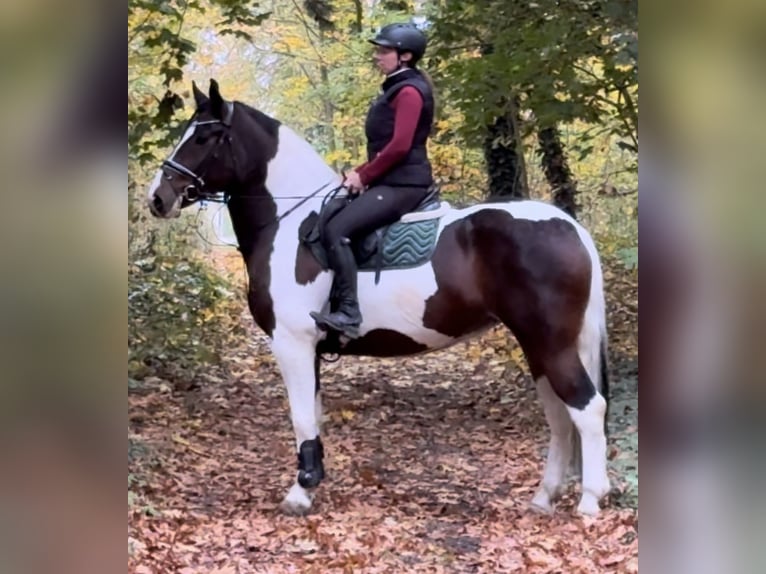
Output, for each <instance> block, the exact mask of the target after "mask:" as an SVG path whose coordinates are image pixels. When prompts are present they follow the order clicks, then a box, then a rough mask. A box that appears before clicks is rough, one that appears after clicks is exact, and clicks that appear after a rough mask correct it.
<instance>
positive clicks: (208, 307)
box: [128, 254, 241, 378]
mask: <svg viewBox="0 0 766 574" xmlns="http://www.w3.org/2000/svg"><path fill="white" fill-rule="evenodd" d="M240 310H241V302H240V301H239V295H238V294H235V293H233V292H232V291H231V290H230V286H229V285H228V283H227V282H226V281H225V280H223V279H222V278H221V276H220V275H219V274H218V273H217V272H215V271H213V270H211V268H210V266H209V265H208V264H206V263H205V262H204V261H202V260H198V259H195V258H194V257H193V256H190V255H173V254H167V255H155V256H153V257H146V258H144V259H140V260H137V261H134V262H133V263H132V264H131V266H130V268H129V273H128V313H129V323H128V325H129V327H128V342H129V355H128V373H129V374H130V375H131V376H134V377H138V378H141V377H143V376H146V375H148V374H150V373H152V372H158V373H159V374H162V375H163V376H166V377H167V376H170V375H177V374H179V373H182V372H186V373H189V372H191V373H194V372H195V371H196V369H199V368H200V367H202V366H204V365H206V364H211V363H212V364H216V363H218V362H219V360H220V354H221V352H222V351H223V350H224V349H225V348H226V347H227V345H228V344H229V343H230V342H231V340H232V337H234V338H235V340H236V336H237V335H238V334H241V331H240V329H241V327H240V320H239V312H240Z"/></svg>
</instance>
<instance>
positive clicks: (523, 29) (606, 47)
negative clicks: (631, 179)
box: [431, 0, 638, 152]
mask: <svg viewBox="0 0 766 574" xmlns="http://www.w3.org/2000/svg"><path fill="white" fill-rule="evenodd" d="M636 10H637V4H636V2H635V1H633V0H629V1H627V2H626V1H622V0H590V1H588V2H571V1H567V2H560V1H558V0H539V1H537V2H532V3H527V2H524V3H522V2H517V1H513V2H508V1H507V0H478V1H474V0H458V1H454V0H450V1H447V0H439V1H437V2H435V3H434V4H433V8H432V12H433V16H432V20H433V23H434V26H433V31H432V38H433V39H434V40H435V43H434V49H433V50H431V54H432V65H434V67H435V68H436V69H437V70H438V72H439V76H440V77H441V78H442V79H443V82H444V85H445V86H446V88H447V89H448V91H449V93H450V97H451V99H452V101H453V103H454V104H455V105H457V106H458V107H459V108H460V110H461V111H462V112H463V114H464V115H465V119H466V124H465V126H464V128H463V129H464V130H465V133H466V134H467V135H469V136H473V141H474V143H477V144H478V143H480V142H481V138H482V137H483V135H484V133H483V128H484V126H486V125H488V124H490V123H491V121H492V120H493V119H494V118H495V117H504V116H508V114H509V113H510V111H511V110H510V109H509V108H508V106H509V105H510V101H511V98H508V95H509V94H516V95H518V97H519V99H520V104H521V107H522V109H523V110H525V111H527V112H530V113H531V116H530V117H533V118H534V119H535V123H536V124H537V125H539V126H541V127H543V128H545V127H549V126H555V125H557V124H559V123H571V122H574V121H575V120H580V121H583V122H586V123H588V124H592V125H599V126H601V127H605V128H606V129H608V130H609V131H610V133H611V134H612V135H614V136H616V137H619V138H622V139H623V140H625V145H627V146H629V148H631V149H634V151H636V152H637V148H638V140H637V138H638V136H637V130H638V112H637V86H638V64H637V55H638V54H637V48H636V45H637V32H636V24H637V18H636ZM528 127H531V125H530V126H528ZM588 135H589V134H588V133H584V134H583V137H584V138H587V137H588ZM584 149H587V148H584Z"/></svg>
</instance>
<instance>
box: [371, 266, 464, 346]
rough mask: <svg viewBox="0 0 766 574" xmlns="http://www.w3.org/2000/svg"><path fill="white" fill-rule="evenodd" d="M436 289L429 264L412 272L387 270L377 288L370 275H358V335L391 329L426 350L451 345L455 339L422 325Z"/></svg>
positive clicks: (408, 270)
mask: <svg viewBox="0 0 766 574" xmlns="http://www.w3.org/2000/svg"><path fill="white" fill-rule="evenodd" d="M437 290H438V285H437V284H436V276H435V275H434V269H433V266H432V265H431V263H427V264H425V265H421V266H420V267H415V268H413V269H390V270H387V271H385V272H384V273H383V274H382V275H381V278H380V283H379V284H378V285H375V276H374V274H373V273H360V274H359V283H358V292H359V305H360V310H361V312H362V318H363V321H362V325H361V328H360V333H361V334H362V335H364V334H365V333H368V332H370V331H372V330H375V329H390V330H392V331H396V332H398V333H401V334H403V335H406V336H408V337H409V338H410V339H412V340H413V341H415V342H416V343H420V344H422V345H425V346H427V347H428V348H429V349H437V348H441V347H446V346H448V345H450V344H451V343H453V342H454V341H455V339H454V337H450V336H448V335H444V334H443V333H439V332H438V331H434V330H433V329H428V328H426V327H424V326H423V316H424V314H425V310H426V302H427V301H428V299H429V298H430V297H431V296H432V295H434V294H435V293H436V291H437Z"/></svg>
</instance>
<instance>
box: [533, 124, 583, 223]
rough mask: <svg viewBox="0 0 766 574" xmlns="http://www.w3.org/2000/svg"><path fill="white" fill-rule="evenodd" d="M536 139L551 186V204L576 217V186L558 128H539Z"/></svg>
mask: <svg viewBox="0 0 766 574" xmlns="http://www.w3.org/2000/svg"><path fill="white" fill-rule="evenodd" d="M537 141H538V143H539V145H540V147H539V148H538V150H537V153H538V154H539V156H540V163H541V165H542V168H543V172H545V178H546V179H547V180H548V184H550V186H551V192H552V194H553V205H555V206H556V207H558V208H560V209H563V210H564V211H566V212H567V213H568V214H569V215H571V216H572V217H574V218H577V207H578V206H577V197H576V196H577V186H576V185H575V181H574V179H573V178H572V172H571V171H570V170H569V165H568V164H567V158H566V154H565V153H564V144H562V143H561V137H560V134H559V130H558V128H556V127H550V128H543V129H540V130H539V131H538V134H537Z"/></svg>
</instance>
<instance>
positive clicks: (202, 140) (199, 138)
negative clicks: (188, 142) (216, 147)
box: [194, 135, 210, 145]
mask: <svg viewBox="0 0 766 574" xmlns="http://www.w3.org/2000/svg"><path fill="white" fill-rule="evenodd" d="M209 139H210V136H208V135H203V136H197V137H196V138H194V143H196V144H200V145H201V144H203V143H205V142H206V141H207V140H209Z"/></svg>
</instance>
